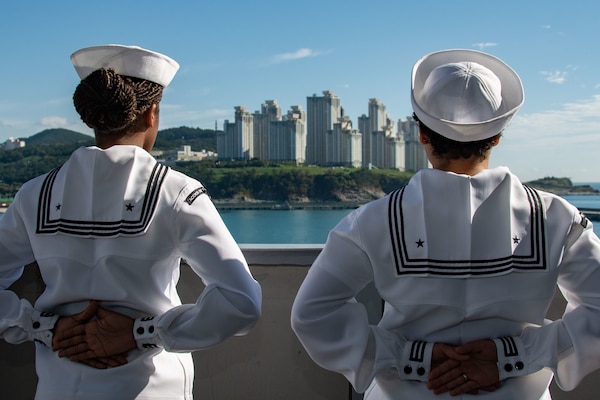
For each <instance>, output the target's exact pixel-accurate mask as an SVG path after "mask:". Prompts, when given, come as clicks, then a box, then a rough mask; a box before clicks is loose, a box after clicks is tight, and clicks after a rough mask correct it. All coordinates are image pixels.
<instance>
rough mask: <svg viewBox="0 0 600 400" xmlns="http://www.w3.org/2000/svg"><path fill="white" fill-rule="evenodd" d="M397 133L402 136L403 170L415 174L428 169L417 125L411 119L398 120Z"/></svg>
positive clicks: (427, 161)
mask: <svg viewBox="0 0 600 400" xmlns="http://www.w3.org/2000/svg"><path fill="white" fill-rule="evenodd" d="M398 132H399V133H400V134H401V135H403V136H404V150H405V152H404V154H405V160H404V170H405V171H412V172H416V171H418V170H420V169H423V168H428V166H429V160H428V159H427V154H426V153H425V148H424V147H423V145H421V143H420V142H419V123H418V122H417V121H415V120H414V119H413V118H412V117H407V118H406V121H402V119H400V120H398Z"/></svg>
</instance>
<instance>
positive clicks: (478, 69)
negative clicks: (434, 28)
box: [411, 49, 524, 142]
mask: <svg viewBox="0 0 600 400" xmlns="http://www.w3.org/2000/svg"><path fill="white" fill-rule="evenodd" d="M523 100H524V93H523V85H522V83H521V79H520V78H519V76H518V75H517V74H516V72H515V71H514V70H513V69H512V68H511V67H510V66H508V65H507V64H506V63H505V62H503V61H502V60H500V59H499V58H496V57H494V56H492V55H489V54H486V53H483V52H480V51H475V50H461V49H457V50H443V51H439V52H435V53H431V54H428V55H426V56H424V57H423V58H421V59H420V60H419V61H417V62H416V64H415V65H414V67H413V70H412V82H411V102H412V106H413V111H414V113H415V115H416V116H417V118H418V119H419V120H420V121H421V122H422V123H423V124H425V125H426V126H427V127H429V128H430V129H432V130H433V131H434V132H436V133H439V134H440V135H442V136H444V137H446V138H448V139H451V140H455V141H458V142H472V141H477V140H483V139H487V138H490V137H492V136H495V135H497V134H498V133H501V132H502V131H503V130H504V128H505V127H506V126H507V125H508V123H509V122H510V120H511V119H512V117H513V116H514V114H515V113H516V112H517V110H518V109H519V108H520V107H521V105H522V104H523Z"/></svg>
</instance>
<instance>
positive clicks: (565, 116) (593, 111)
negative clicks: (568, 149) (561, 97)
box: [509, 95, 600, 145]
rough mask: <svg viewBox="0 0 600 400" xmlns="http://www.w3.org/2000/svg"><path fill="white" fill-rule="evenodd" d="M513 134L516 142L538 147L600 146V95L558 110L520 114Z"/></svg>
mask: <svg viewBox="0 0 600 400" xmlns="http://www.w3.org/2000/svg"><path fill="white" fill-rule="evenodd" d="M509 130H510V135H511V136H514V137H515V138H521V139H520V140H524V141H535V142H536V143H538V144H542V143H545V144H552V145H556V144H560V143H564V144H565V145H572V144H576V143H583V144H585V143H590V141H594V142H600V95H595V96H593V97H592V98H590V99H588V100H582V101H578V102H575V103H565V104H563V105H562V107H560V108H558V109H556V110H548V111H544V112H540V113H533V114H525V115H519V114H517V115H516V116H515V118H514V120H513V121H512V123H511V126H510V128H509ZM540 139H543V140H540Z"/></svg>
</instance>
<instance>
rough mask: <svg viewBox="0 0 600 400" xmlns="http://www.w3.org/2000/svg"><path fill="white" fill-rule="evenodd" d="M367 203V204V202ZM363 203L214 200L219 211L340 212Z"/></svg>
mask: <svg viewBox="0 0 600 400" xmlns="http://www.w3.org/2000/svg"><path fill="white" fill-rule="evenodd" d="M365 203H366V202H365ZM365 203H363V202H347V201H335V202H334V201H332V202H308V201H307V202H289V201H286V202H266V201H265V202H263V201H252V202H249V201H231V200H225V201H224V200H213V204H214V205H215V207H216V208H217V210H223V211H226V210H340V209H353V208H358V207H360V206H361V205H363V204H365Z"/></svg>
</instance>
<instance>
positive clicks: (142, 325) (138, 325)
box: [133, 317, 163, 350]
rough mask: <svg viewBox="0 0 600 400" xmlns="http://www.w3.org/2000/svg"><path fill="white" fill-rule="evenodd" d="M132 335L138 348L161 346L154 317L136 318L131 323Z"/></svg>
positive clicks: (145, 348)
mask: <svg viewBox="0 0 600 400" xmlns="http://www.w3.org/2000/svg"><path fill="white" fill-rule="evenodd" d="M133 337H134V338H135V341H136V343H137V347H138V349H140V350H147V349H157V348H162V347H163V345H162V342H161V340H160V337H159V336H158V332H157V329H156V326H155V321H154V317H144V318H138V319H136V320H135V321H134V323H133Z"/></svg>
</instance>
